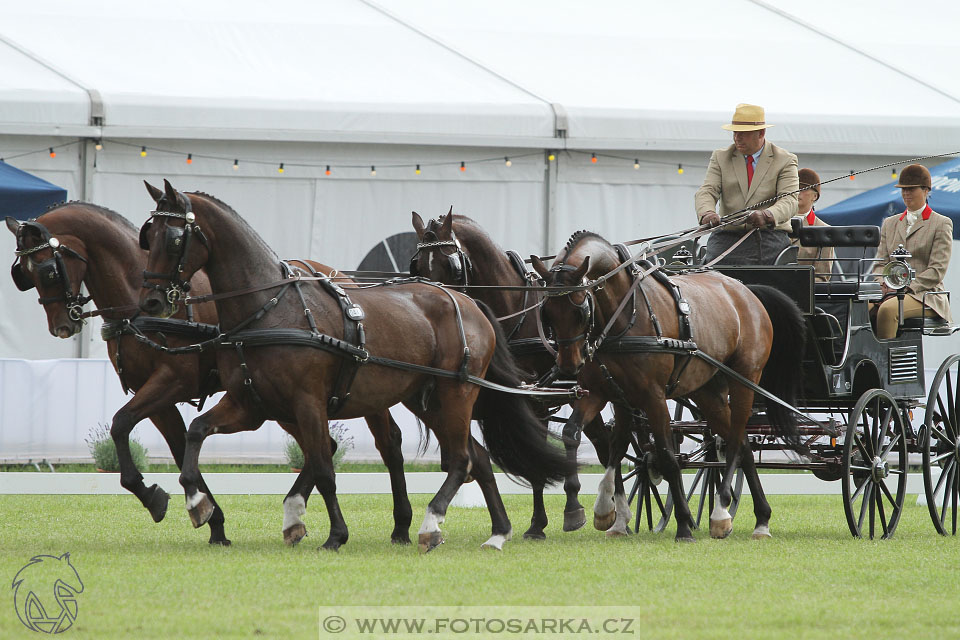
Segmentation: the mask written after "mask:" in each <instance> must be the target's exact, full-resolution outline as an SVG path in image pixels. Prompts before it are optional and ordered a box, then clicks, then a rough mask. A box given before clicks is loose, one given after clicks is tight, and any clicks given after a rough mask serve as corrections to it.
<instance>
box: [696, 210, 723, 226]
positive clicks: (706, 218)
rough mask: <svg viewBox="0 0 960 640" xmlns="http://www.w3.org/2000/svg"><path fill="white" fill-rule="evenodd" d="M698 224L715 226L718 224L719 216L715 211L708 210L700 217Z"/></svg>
mask: <svg viewBox="0 0 960 640" xmlns="http://www.w3.org/2000/svg"><path fill="white" fill-rule="evenodd" d="M700 224H701V226H706V227H715V226H717V225H718V224H720V216H718V215H717V212H716V211H708V212H706V213H705V214H703V217H702V218H700Z"/></svg>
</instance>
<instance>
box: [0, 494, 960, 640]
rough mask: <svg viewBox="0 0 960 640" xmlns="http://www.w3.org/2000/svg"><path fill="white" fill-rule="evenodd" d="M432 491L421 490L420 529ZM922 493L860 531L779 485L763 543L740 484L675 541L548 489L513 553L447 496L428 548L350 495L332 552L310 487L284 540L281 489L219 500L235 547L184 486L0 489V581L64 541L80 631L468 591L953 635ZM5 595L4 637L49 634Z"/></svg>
mask: <svg viewBox="0 0 960 640" xmlns="http://www.w3.org/2000/svg"><path fill="white" fill-rule="evenodd" d="M428 498H429V497H428V496H423V495H418V496H412V502H413V506H414V513H415V515H414V526H413V528H412V529H413V531H412V533H413V534H414V536H415V533H416V529H417V527H418V526H419V522H420V519H421V518H422V516H423V512H424V509H425V507H426V503H427V501H428ZM914 499H915V496H908V498H907V504H908V505H910V506H909V507H908V508H907V510H906V512H905V513H904V516H903V518H902V520H901V522H900V526H899V528H898V530H897V535H896V538H895V539H893V540H889V541H879V540H877V541H870V540H854V539H852V538H850V536H849V533H848V532H847V527H846V524H845V521H844V517H843V508H842V505H841V501H840V499H839V498H837V497H819V496H818V497H796V496H771V498H770V501H771V504H772V506H773V509H774V516H773V521H772V527H771V529H772V531H773V534H774V536H775V537H774V539H773V540H767V541H762V542H755V541H752V540H751V539H750V532H751V530H752V528H753V514H752V511H751V509H752V505H751V504H750V500H749V497H748V496H747V495H744V501H743V504H742V505H741V511H740V512H739V513H738V518H737V520H736V521H735V523H734V525H735V528H734V533H733V534H732V536H731V538H729V539H727V540H723V541H716V540H711V539H709V537H708V536H707V534H706V533H705V532H703V531H700V532H697V536H698V539H699V540H698V542H697V543H695V544H682V545H681V544H676V543H674V542H673V532H674V529H673V526H672V524H671V526H670V528H669V530H668V533H667V534H665V535H656V534H651V533H646V532H643V533H640V534H639V535H635V536H631V537H629V538H623V539H611V540H608V539H606V538H605V537H604V536H603V534H601V533H599V532H597V531H594V530H593V529H592V528H590V525H589V524H588V526H587V527H585V528H584V529H581V530H580V531H577V532H574V533H566V534H564V533H562V532H561V531H560V521H561V511H562V508H563V498H562V497H561V496H547V509H548V513H549V515H550V517H551V519H552V521H551V525H550V527H549V528H548V529H547V533H548V540H547V541H546V542H539V543H535V542H527V541H523V540H521V539H519V538H520V536H519V534H520V533H522V531H523V530H524V529H525V528H526V525H527V520H528V518H529V514H530V504H531V500H530V498H529V496H505V503H506V505H507V509H508V512H509V513H510V515H511V517H512V519H513V525H514V528H515V531H516V532H517V538H516V539H515V540H514V541H512V542H509V543H507V545H506V546H505V548H504V551H503V552H502V553H498V552H493V551H481V550H480V549H479V545H480V543H481V542H483V541H484V540H485V539H486V538H487V537H488V535H489V530H490V521H489V518H488V516H487V512H486V510H485V509H467V508H451V509H450V511H449V512H448V514H447V521H446V523H445V524H444V525H443V529H444V533H445V536H446V538H447V542H446V544H444V545H442V546H441V547H440V548H438V549H437V550H436V551H434V552H432V553H430V554H428V555H425V556H420V555H418V553H417V551H416V547H415V546H413V547H396V546H392V545H391V544H390V543H389V532H390V529H391V526H392V522H391V515H390V514H391V511H390V497H389V496H357V495H347V496H342V497H341V505H342V508H343V511H344V514H345V517H346V520H347V524H348V525H349V526H350V540H349V542H348V543H347V544H346V545H345V546H344V547H343V549H342V550H341V551H340V552H339V553H328V552H318V551H317V550H316V548H317V546H319V544H320V543H322V542H323V540H324V539H325V533H326V529H327V524H326V523H327V519H326V514H325V511H324V509H323V503H322V500H321V499H320V498H319V497H318V496H316V495H314V496H313V498H312V500H311V502H310V507H311V508H310V509H309V510H308V512H307V515H306V517H305V521H306V522H307V527H308V530H309V531H310V532H311V535H310V536H309V537H308V538H306V540H305V541H304V542H303V543H302V544H301V545H299V546H298V547H295V548H287V547H285V546H284V545H283V543H282V540H281V536H280V528H281V506H280V505H281V499H280V497H279V496H222V497H221V498H220V502H221V504H222V506H223V508H224V510H225V512H226V514H227V523H226V526H227V534H228V536H229V537H230V538H231V539H232V540H233V546H232V547H229V548H220V547H210V546H208V545H207V544H206V538H207V534H206V529H203V530H199V531H195V530H194V529H192V528H191V526H190V524H189V522H188V519H187V516H186V513H185V511H184V510H183V508H182V507H181V504H182V503H181V502H180V500H179V498H178V497H176V496H174V497H173V499H172V500H171V502H170V511H169V513H168V514H167V517H166V519H165V520H164V521H163V522H162V523H160V524H154V523H153V522H152V521H151V520H150V518H149V517H148V515H147V513H146V512H145V511H144V510H143V509H142V508H141V507H140V506H139V503H138V502H137V501H136V499H135V498H133V497H132V496H0V514H2V515H0V580H2V581H3V582H4V583H5V584H7V585H9V584H11V581H12V579H13V576H14V575H16V573H17V571H18V570H19V569H20V568H21V567H22V566H24V565H25V564H26V563H27V562H28V561H29V559H30V558H31V557H32V556H34V555H39V554H49V555H60V554H62V553H64V552H68V551H69V552H70V554H71V559H72V562H73V565H74V567H76V569H77V571H78V572H79V575H80V576H81V578H82V580H83V582H84V585H85V588H84V591H83V593H82V594H80V596H79V598H78V602H79V613H78V616H77V620H76V623H75V624H74V626H73V627H72V628H70V629H68V630H67V631H66V632H65V633H64V636H65V637H75V638H97V639H104V638H124V639H126V638H194V637H198V638H199V637H216V638H221V637H223V638H249V637H257V638H261V637H262V638H317V637H318V634H319V629H318V624H319V620H318V607H320V606H336V605H341V606H343V605H457V604H479V605H613V606H619V607H624V610H625V611H626V610H627V609H626V607H631V609H629V611H631V612H632V615H634V616H635V617H636V618H638V621H637V624H636V626H635V627H634V630H635V631H636V633H635V634H634V635H633V637H638V638H708V637H709V638H760V637H763V638H871V639H876V638H905V637H907V638H911V639H918V638H955V637H958V636H960V540H957V539H953V538H942V537H940V536H938V535H936V534H935V532H934V530H933V527H932V526H931V524H930V522H929V519H928V516H927V512H926V508H924V507H917V506H913V503H914ZM591 500H592V496H583V497H582V501H583V503H584V505H585V506H586V507H587V508H588V514H589V507H590V506H591V505H592V501H591ZM6 593H7V596H6V597H5V598H3V599H2V600H0V638H4V639H6V638H20V637H31V638H36V637H38V634H36V633H35V632H31V631H29V630H28V629H26V628H25V627H24V626H23V625H22V624H21V623H20V621H19V620H18V618H17V616H16V613H15V610H14V605H13V594H12V591H10V590H9V589H7V590H6ZM320 637H326V638H332V637H336V636H333V635H324V636H320ZM340 637H345V636H340ZM368 637H369V636H368ZM502 637H506V636H502ZM513 637H515V636H513ZM594 637H604V636H602V635H601V636H594Z"/></svg>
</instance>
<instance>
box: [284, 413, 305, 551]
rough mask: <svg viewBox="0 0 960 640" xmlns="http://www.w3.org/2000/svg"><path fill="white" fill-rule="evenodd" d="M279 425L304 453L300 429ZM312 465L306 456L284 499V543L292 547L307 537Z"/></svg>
mask: <svg viewBox="0 0 960 640" xmlns="http://www.w3.org/2000/svg"><path fill="white" fill-rule="evenodd" d="M278 424H279V425H280V426H281V427H282V428H283V430H284V431H286V432H287V433H288V434H290V436H291V437H293V439H294V440H296V442H297V444H298V445H299V446H300V450H301V451H303V450H304V449H303V442H302V441H301V438H300V431H299V427H298V426H297V425H295V424H292V423H288V422H280V423H278ZM310 464H311V461H310V460H308V459H307V456H306V454H304V460H303V468H302V469H300V473H299V474H298V475H297V479H296V480H294V482H293V486H292V487H291V488H290V491H288V492H287V495H286V497H285V498H284V499H283V542H284V544H287V545H290V546H293V545H295V544H297V543H299V542H300V541H301V540H303V539H304V538H305V537H306V536H307V525H306V524H304V522H303V519H302V516H303V515H304V514H305V513H306V512H307V500H309V499H310V492H311V491H312V490H313V470H312V467H311V466H310Z"/></svg>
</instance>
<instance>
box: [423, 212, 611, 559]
mask: <svg viewBox="0 0 960 640" xmlns="http://www.w3.org/2000/svg"><path fill="white" fill-rule="evenodd" d="M413 228H414V229H415V230H416V232H417V238H418V239H419V243H418V245H417V252H416V253H415V254H414V256H413V257H412V258H411V260H410V273H411V275H421V276H424V277H426V278H428V279H430V280H434V281H436V282H442V283H444V284H447V285H451V286H455V287H456V286H461V287H463V286H466V292H467V293H468V294H470V295H471V296H472V297H474V298H476V299H477V300H481V301H483V302H484V303H486V304H487V305H488V306H489V307H490V308H491V309H493V311H494V313H495V314H496V315H497V317H501V318H505V319H504V320H503V322H502V324H503V326H504V331H507V337H508V339H509V340H510V344H511V350H514V352H515V353H514V355H515V356H516V359H517V363H518V364H519V365H520V367H521V368H522V369H523V370H525V371H527V372H529V374H528V376H527V381H528V382H535V381H536V380H538V379H540V378H542V377H543V376H545V375H547V374H548V373H549V372H550V370H551V369H552V368H553V367H554V358H553V356H552V355H551V354H550V353H549V352H548V351H547V349H546V348H545V347H544V346H543V345H542V343H541V340H540V337H539V336H538V331H537V320H536V314H535V312H534V308H531V307H530V306H529V305H530V301H531V300H537V299H538V298H539V295H540V294H539V293H537V292H536V290H535V288H534V287H535V285H536V283H534V282H531V277H530V276H531V275H533V274H530V273H529V272H527V271H526V268H525V267H524V266H523V264H522V261H521V260H520V258H519V256H516V257H515V258H511V257H510V255H509V254H508V253H506V252H504V251H503V250H502V249H501V248H500V247H499V246H497V244H496V242H494V241H493V239H492V238H491V237H490V236H489V235H488V234H487V232H486V231H484V230H483V228H482V227H481V226H480V225H479V224H477V222H476V221H474V220H473V219H471V218H469V217H467V216H463V215H454V213H453V207H450V211H449V212H448V213H447V215H446V216H443V217H442V219H436V220H430V221H429V223H427V224H424V222H423V219H422V218H421V217H420V215H419V214H418V213H417V212H416V211H414V212H413ZM470 285H479V287H482V288H470ZM497 286H501V287H502V286H509V287H516V289H510V290H508V289H503V288H496V287H497ZM486 287H491V288H486ZM519 287H530V289H529V290H520V289H519ZM531 293H532V294H533V295H532V296H531V295H530V294H531ZM583 433H585V434H586V435H587V437H588V438H589V439H590V441H591V442H592V443H593V446H594V447H595V448H596V450H597V457H598V458H599V459H600V463H601V464H603V465H604V466H606V463H607V453H608V451H609V449H610V439H609V429H607V428H606V427H605V426H604V424H603V420H602V419H601V417H600V415H599V414H598V415H597V416H596V417H594V418H593V420H591V421H590V422H589V423H587V425H586V426H585V427H584V428H583ZM563 436H564V437H563V440H564V443H565V446H566V451H567V456H568V457H569V458H570V459H571V460H573V461H575V460H576V455H577V447H578V446H579V444H580V431H579V430H576V429H572V425H570V424H569V423H568V424H567V425H565V427H564V430H563ZM532 489H533V516H532V517H531V519H530V528H529V529H527V531H526V532H525V533H524V534H523V537H524V538H528V539H533V540H543V539H545V538H546V533H545V532H544V528H546V526H547V522H548V519H547V512H546V509H545V507H544V504H543V485H533V487H532ZM563 490H564V493H566V495H567V501H566V505H565V506H564V509H563V530H564V531H576V530H577V529H579V528H580V527H582V526H583V525H584V524H585V523H586V517H585V515H584V510H583V506H582V505H581V504H580V501H579V499H578V495H579V493H580V479H579V477H578V475H577V473H576V472H574V473H571V474H570V475H569V476H567V477H566V478H565V479H564V483H563Z"/></svg>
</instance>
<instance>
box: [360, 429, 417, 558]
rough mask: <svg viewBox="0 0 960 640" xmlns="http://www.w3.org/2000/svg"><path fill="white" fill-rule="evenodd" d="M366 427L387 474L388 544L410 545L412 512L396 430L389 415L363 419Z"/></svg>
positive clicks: (398, 436) (397, 431)
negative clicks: (390, 522) (390, 526)
mask: <svg viewBox="0 0 960 640" xmlns="http://www.w3.org/2000/svg"><path fill="white" fill-rule="evenodd" d="M366 421H367V426H368V427H369V428H370V433H371V434H373V439H374V442H376V445H377V451H379V452H380V457H381V458H383V463H384V464H385V465H386V467H387V471H389V473H390V487H391V489H392V491H393V532H392V533H391V534H390V542H392V543H393V544H410V522H411V521H412V520H413V510H412V509H411V507H410V498H409V497H408V496H407V480H406V477H405V476H404V474H403V452H402V451H401V449H400V443H401V435H400V427H399V426H398V425H397V423H396V422H395V421H394V419H393V416H392V415H391V414H390V411H389V410H387V411H384V412H383V413H381V414H377V415H374V416H367V417H366Z"/></svg>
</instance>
